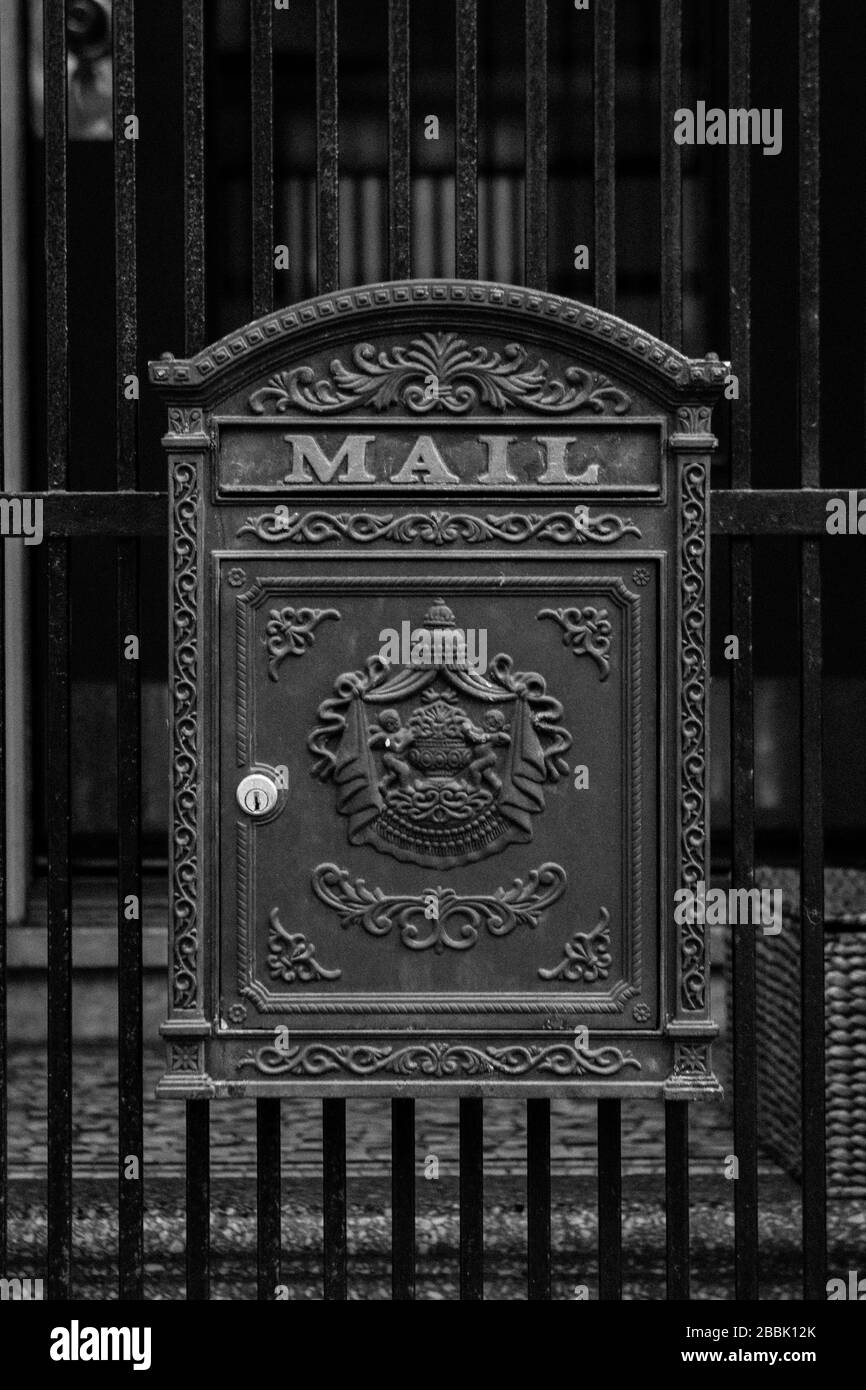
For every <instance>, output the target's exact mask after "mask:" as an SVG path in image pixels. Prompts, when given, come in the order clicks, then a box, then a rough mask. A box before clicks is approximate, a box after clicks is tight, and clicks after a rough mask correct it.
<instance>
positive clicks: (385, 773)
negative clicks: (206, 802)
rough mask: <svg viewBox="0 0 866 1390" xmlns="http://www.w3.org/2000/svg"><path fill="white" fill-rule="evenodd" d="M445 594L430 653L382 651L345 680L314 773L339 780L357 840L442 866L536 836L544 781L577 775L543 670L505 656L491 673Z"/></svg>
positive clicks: (431, 620) (322, 722)
mask: <svg viewBox="0 0 866 1390" xmlns="http://www.w3.org/2000/svg"><path fill="white" fill-rule="evenodd" d="M458 631H459V630H458V629H457V625H456V619H455V617H454V614H453V613H452V612H451V610H450V608H448V606H447V605H446V604H445V603H444V601H443V600H442V599H437V600H436V601H435V603H434V604H433V605H432V606H431V607H430V609H429V610H428V612H427V614H426V615H425V618H424V624H423V628H422V629H420V631H419V630H418V629H416V630H415V632H414V633H413V638H418V637H419V635H420V636H421V637H422V638H423V637H425V636H426V637H427V638H429V641H426V642H425V641H421V642H420V643H418V642H414V643H413V651H418V650H420V651H421V652H422V653H423V655H422V656H421V658H420V660H418V659H416V658H414V657H413V660H412V661H411V663H410V664H395V663H392V662H391V661H389V660H386V659H383V657H382V656H381V655H379V654H376V655H372V656H370V657H368V658H367V661H366V663H365V666H364V669H363V670H362V671H351V672H346V673H344V674H343V675H341V676H340V677H339V678H338V679H337V681H336V683H335V686H334V693H333V695H332V696H331V697H330V698H329V699H327V700H325V701H323V703H322V704H321V705H320V706H319V711H318V719H319V724H318V726H317V727H316V728H315V729H314V730H313V732H312V733H311V734H310V736H309V739H308V746H309V748H310V751H311V752H312V754H313V756H314V763H313V772H314V773H315V775H317V776H318V777H320V778H322V779H323V780H330V781H332V782H333V783H334V785H335V787H336V791H337V810H338V811H339V813H340V814H341V815H343V816H345V817H346V820H347V831H348V838H349V841H350V843H351V844H367V845H371V846H373V847H374V848H375V849H378V850H380V851H381V852H382V853H384V854H390V855H393V856H394V858H396V859H401V860H406V861H409V862H411V863H415V864H422V865H429V866H432V867H436V868H450V867H455V866H457V865H460V864H468V863H471V862H472V861H474V860H477V859H484V858H486V857H487V856H488V855H491V854H496V853H498V852H499V851H500V850H502V849H504V848H505V846H506V845H508V844H511V843H515V842H526V841H529V840H531V839H532V825H533V817H534V816H536V815H537V814H538V813H539V812H540V811H543V810H544V805H545V800H544V787H545V784H546V783H550V782H555V781H557V780H558V779H559V778H560V777H561V776H563V775H564V774H565V773H567V772H568V763H567V762H566V760H565V757H564V754H565V753H566V752H567V750H568V749H569V748H570V746H571V735H570V734H569V733H568V732H567V731H566V730H565V729H564V728H563V727H562V725H561V723H560V720H561V718H562V706H561V705H560V703H559V701H558V700H555V699H554V698H553V697H552V696H551V695H548V693H547V687H546V683H545V680H544V677H543V676H540V675H539V674H538V673H537V672H535V671H515V670H514V669H513V661H512V658H511V657H510V656H507V655H505V654H504V653H501V652H500V653H499V654H497V655H496V656H494V657H493V659H492V660H491V662H490V663H489V666H488V668H487V670H486V671H482V670H480V669H477V667H475V666H473V665H472V664H470V662H469V661H468V660H467V659H466V657H465V644H464V645H463V647H462V648H461V645H460V643H457V642H453V641H448V640H443V639H446V638H447V637H448V636H449V635H454V634H456V633H457V632H458Z"/></svg>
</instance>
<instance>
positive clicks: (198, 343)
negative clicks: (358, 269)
mask: <svg viewBox="0 0 866 1390" xmlns="http://www.w3.org/2000/svg"><path fill="white" fill-rule="evenodd" d="M183 59H184V74H183V142H184V159H183V163H184V323H185V330H184V337H185V347H186V352H187V354H188V355H190V356H191V355H192V354H194V353H196V352H198V351H199V350H200V349H201V348H202V347H204V345H205V343H206V341H207V337H206V334H207V316H206V302H205V128H204V101H205V88H204V0H183ZM186 1281H187V1282H186V1292H187V1298H188V1299H191V1300H199V1301H200V1300H204V1299H207V1298H209V1297H210V1102H209V1101H207V1100H189V1101H187V1103H186Z"/></svg>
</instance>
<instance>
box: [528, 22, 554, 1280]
mask: <svg viewBox="0 0 866 1390" xmlns="http://www.w3.org/2000/svg"><path fill="white" fill-rule="evenodd" d="M524 18H525V36H526V72H525V82H526V124H525V130H526V135H525V142H526V143H525V165H526V195H525V203H524V226H525V232H524V242H525V248H526V249H525V260H524V280H525V283H526V284H527V285H531V286H533V287H534V288H536V289H541V290H544V289H547V204H548V199H547V176H548V171H547V0H538V3H536V0H526V3H525V16H524ZM526 1223H527V1230H526V1237H527V1290H528V1294H529V1298H530V1299H531V1300H533V1301H538V1300H546V1299H549V1298H550V1291H551V1258H550V1101H549V1100H544V1099H538V1100H528V1101H527V1102H526Z"/></svg>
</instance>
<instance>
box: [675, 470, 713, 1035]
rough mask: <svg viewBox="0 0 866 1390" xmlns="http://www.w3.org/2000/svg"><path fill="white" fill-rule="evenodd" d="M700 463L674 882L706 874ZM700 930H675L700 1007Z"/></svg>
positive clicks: (687, 524)
mask: <svg viewBox="0 0 866 1390" xmlns="http://www.w3.org/2000/svg"><path fill="white" fill-rule="evenodd" d="M706 506H707V503H706V464H705V463H704V462H703V461H700V460H697V459H694V458H685V459H683V462H682V466H681V470H680V563H681V583H680V602H681V615H680V662H681V665H680V738H681V747H680V861H681V863H680V883H681V884H682V886H683V887H685V888H691V889H694V888H695V885H696V884H697V883H698V882H699V881H701V880H703V879H704V878H705V876H706V864H705V856H706V786H705V783H706V752H707V750H706V728H705V718H706V698H707V691H706V684H707V676H706V625H707V615H706V548H707V540H706ZM706 975H707V952H706V938H705V934H704V928H703V926H702V925H701V924H700V923H698V922H692V923H689V922H684V923H683V924H682V925H681V927H680V1002H681V1004H682V1007H683V1009H684V1010H688V1011H689V1012H694V1011H697V1010H702V1009H704V1008H705V1007H706V1002H707V979H706Z"/></svg>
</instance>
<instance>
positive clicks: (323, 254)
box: [316, 0, 346, 1299]
mask: <svg viewBox="0 0 866 1390" xmlns="http://www.w3.org/2000/svg"><path fill="white" fill-rule="evenodd" d="M316 188H317V196H318V216H317V219H316V246H317V261H316V264H317V276H318V287H319V293H320V294H324V293H327V291H329V290H335V289H336V288H337V286H338V284H339V274H340V216H339V197H340V181H339V141H338V133H337V0H316ZM322 1185H323V1208H324V1210H323V1241H324V1265H325V1269H324V1293H325V1298H326V1299H345V1297H346V1102H345V1101H344V1100H323V1101H322Z"/></svg>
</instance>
